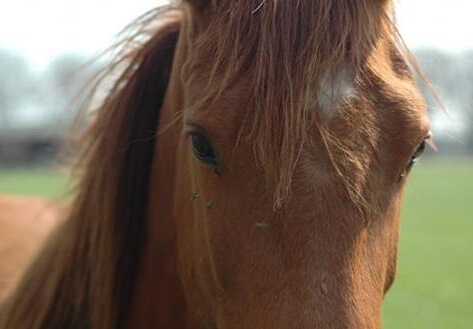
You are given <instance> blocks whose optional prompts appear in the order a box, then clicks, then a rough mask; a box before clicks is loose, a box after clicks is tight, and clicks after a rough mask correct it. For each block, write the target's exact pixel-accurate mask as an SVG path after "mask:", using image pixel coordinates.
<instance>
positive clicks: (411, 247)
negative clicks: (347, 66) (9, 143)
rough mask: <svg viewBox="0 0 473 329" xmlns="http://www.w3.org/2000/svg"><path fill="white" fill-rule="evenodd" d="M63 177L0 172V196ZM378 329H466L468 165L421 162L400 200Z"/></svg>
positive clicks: (44, 186)
mask: <svg viewBox="0 0 473 329" xmlns="http://www.w3.org/2000/svg"><path fill="white" fill-rule="evenodd" d="M65 181H66V179H65V176H64V175H62V174H58V173H55V172H39V171H3V172H2V171H0V193H14V194H37V195H45V196H58V195H59V194H60V193H61V190H62V189H63V186H64V184H65ZM399 261H400V263H399V272H398V276H397V279H396V282H395V284H394V286H393V287H392V289H391V291H390V292H389V293H388V295H387V297H386V302H385V305H384V316H383V323H384V328H385V329H398V328H399V329H419V328H422V329H424V328H428V329H471V328H473V161H471V160H464V161H455V162H427V161H425V162H423V163H421V164H419V166H418V167H416V168H415V170H414V171H413V173H412V176H411V178H410V182H409V184H408V189H407V193H406V196H405V202H404V209H403V216H402V229H401V248H400V255H399Z"/></svg>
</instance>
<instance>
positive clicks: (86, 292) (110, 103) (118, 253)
mask: <svg viewBox="0 0 473 329" xmlns="http://www.w3.org/2000/svg"><path fill="white" fill-rule="evenodd" d="M160 17H161V18H162V19H163V20H162V21H163V22H165V23H161V25H160V26H159V25H156V21H157V20H160V19H159V18H160ZM160 21H161V20H160ZM178 21H179V20H178V16H177V15H176V13H175V12H173V9H172V8H165V9H159V10H154V11H152V12H150V13H148V14H147V15H145V16H143V17H142V18H141V19H140V20H138V21H137V22H136V23H135V24H134V25H132V26H131V27H130V30H131V32H130V33H128V34H127V36H126V38H125V39H124V42H122V43H119V44H118V46H119V47H120V48H121V54H120V55H119V56H118V57H117V60H115V62H114V63H113V64H112V65H111V66H110V68H109V69H107V70H106V71H105V72H104V73H103V74H102V78H101V81H104V82H105V83H106V82H107V81H108V82H109V81H110V75H112V76H113V75H114V74H116V71H117V68H122V71H121V72H122V73H121V74H120V76H119V77H118V79H116V80H115V82H114V85H113V87H112V88H111V91H110V92H108V94H107V97H106V99H105V100H104V101H103V103H102V104H101V105H100V107H99V108H98V109H97V110H96V111H95V112H94V113H93V114H92V115H93V116H94V118H93V122H94V123H93V125H92V126H91V128H90V130H89V131H88V133H87V135H86V136H85V141H84V143H83V145H84V149H83V151H82V153H81V155H80V156H79V158H80V159H81V161H80V164H79V168H80V169H79V170H80V172H79V180H78V181H79V184H78V186H77V196H76V199H75V201H74V206H73V209H72V211H71V213H70V215H69V218H68V220H67V222H66V223H65V224H64V225H63V226H62V227H60V228H59V230H58V231H57V232H56V234H55V236H54V237H53V238H52V239H51V240H50V241H49V243H48V244H47V246H45V249H44V250H43V252H42V255H41V257H40V258H38V259H37V260H36V261H35V263H34V264H33V265H32V266H31V268H30V270H29V272H28V273H27V275H26V276H25V277H24V279H23V281H22V283H21V285H20V287H19V289H17V292H16V294H15V295H14V296H12V298H11V299H10V300H9V302H8V303H7V304H6V305H5V306H4V308H3V309H2V310H1V312H0V328H31V329H32V328H121V327H122V326H124V324H125V322H126V321H125V319H124V318H125V317H126V315H127V314H128V312H127V310H128V309H129V308H130V305H129V304H130V299H131V291H132V288H133V283H134V281H135V280H134V277H135V274H136V273H135V272H136V270H135V269H136V268H137V262H138V260H139V256H140V251H141V248H142V241H143V238H144V235H143V234H144V232H145V225H146V221H145V216H146V211H147V205H148V185H149V175H150V166H151V163H152V158H153V148H154V145H155V143H156V137H157V134H156V126H157V122H158V119H159V109H160V106H161V103H162V101H163V97H164V94H165V91H166V87H167V83H168V79H169V75H170V67H171V64H172V59H173V53H174V48H175V45H176V42H177V38H178V34H179V28H180V26H179V22H178Z"/></svg>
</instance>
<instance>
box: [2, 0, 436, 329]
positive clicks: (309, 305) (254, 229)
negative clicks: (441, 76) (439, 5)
mask: <svg viewBox="0 0 473 329" xmlns="http://www.w3.org/2000/svg"><path fill="white" fill-rule="evenodd" d="M128 31H129V32H128V34H125V36H124V39H123V43H122V42H119V43H118V44H117V46H118V49H119V50H120V51H119V55H117V57H116V58H115V60H114V62H113V63H112V64H111V66H110V68H109V69H108V70H107V71H106V72H105V73H104V75H103V77H104V78H103V81H105V82H106V83H105V84H106V85H107V86H108V87H109V88H108V91H107V95H106V97H104V98H103V99H102V100H101V101H100V102H96V104H97V108H96V110H95V111H90V112H88V115H89V116H90V118H91V119H90V120H91V121H90V128H89V130H88V132H87V134H86V135H85V136H84V140H83V150H82V153H81V156H80V157H79V159H80V160H79V166H78V168H80V170H79V171H78V174H77V176H78V178H77V182H78V183H77V186H76V192H75V197H74V199H73V201H72V203H71V206H70V210H69V211H68V216H67V219H66V220H65V221H64V222H63V223H62V224H61V225H60V226H59V227H58V228H57V229H56V231H55V234H54V235H53V236H52V237H51V238H50V239H49V240H48V241H47V242H46V243H45V245H44V247H43V249H42V250H41V251H40V252H39V254H38V256H37V257H36V259H35V260H34V261H33V262H32V264H31V265H30V267H29V269H28V270H27V272H26V273H25V275H24V276H23V278H22V280H21V283H20V284H19V285H18V287H17V289H16V290H15V292H14V293H13V294H12V295H11V296H10V298H9V299H8V300H7V302H6V303H5V304H4V305H3V307H2V310H1V311H0V328H2V329H6V328H33V329H36V328H91V329H92V328H93V329H98V328H219V329H232V328H260V329H266V328H281V329H284V328H314V327H315V328H364V329H367V328H368V329H369V328H379V327H380V326H381V309H382V302H383V298H384V295H385V293H386V292H387V291H388V289H389V288H390V286H391V285H392V283H393V280H394V277H395V272H396V263H397V245H398V232H399V217H400V208H401V200H402V195H403V190H404V186H405V182H406V180H407V175H408V173H409V172H410V170H411V169H412V167H413V165H414V163H415V162H416V160H417V159H418V158H419V156H420V155H421V154H422V152H423V150H424V148H425V146H426V144H428V143H429V141H430V133H429V121H428V118H427V114H426V106H425V103H424V100H423V98H422V96H421V94H420V92H419V90H418V88H417V85H416V82H415V75H416V66H415V61H414V60H413V59H412V57H411V55H410V54H409V52H408V50H407V49H406V47H405V46H404V44H403V42H402V38H401V37H400V36H399V33H398V31H397V29H396V27H395V16H394V5H393V1H392V0H353V1H331V0H320V1H312V0H298V1H265V0H262V1H261V0H239V1H233V0H211V1H210V0H186V1H181V2H174V3H173V4H171V5H169V6H166V7H163V8H161V9H158V10H154V11H151V12H150V13H148V14H147V15H145V16H143V17H142V18H141V19H139V20H138V21H137V22H136V23H135V24H132V25H131V26H130V28H129V30H128ZM117 72H119V73H117ZM111 81H113V83H111ZM98 90H99V91H100V88H98Z"/></svg>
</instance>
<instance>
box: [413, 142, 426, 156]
mask: <svg viewBox="0 0 473 329" xmlns="http://www.w3.org/2000/svg"><path fill="white" fill-rule="evenodd" d="M425 144H426V141H425V139H424V140H423V141H422V143H421V144H420V146H419V148H418V149H417V151H416V153H415V154H414V156H413V159H416V158H418V157H420V156H421V155H422V153H424V151H425Z"/></svg>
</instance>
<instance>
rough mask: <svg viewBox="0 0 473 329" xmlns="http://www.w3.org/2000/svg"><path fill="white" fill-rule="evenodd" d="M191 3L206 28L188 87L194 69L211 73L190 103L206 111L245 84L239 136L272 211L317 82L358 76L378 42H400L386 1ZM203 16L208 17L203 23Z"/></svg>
mask: <svg viewBox="0 0 473 329" xmlns="http://www.w3.org/2000/svg"><path fill="white" fill-rule="evenodd" d="M193 2H195V1H193ZM203 3H204V4H203ZM197 4H198V5H197V6H196V9H195V10H196V11H197V12H200V17H199V16H198V18H197V20H203V21H205V30H204V31H202V28H201V27H198V28H200V30H199V33H197V35H196V37H195V38H194V39H193V43H194V44H193V47H192V49H193V50H194V52H195V53H194V54H191V55H190V57H191V58H193V61H194V62H195V63H196V64H195V67H192V68H189V70H188V71H189V79H188V84H189V85H195V84H196V83H197V84H198V83H200V84H201V85H202V82H201V80H202V79H201V76H202V74H201V72H199V66H200V67H205V69H206V70H210V71H211V72H212V75H211V78H210V79H209V82H208V84H207V85H206V86H205V85H204V86H205V87H206V88H204V90H203V91H202V92H201V93H200V95H201V97H200V99H199V100H198V101H199V103H198V104H193V105H192V106H199V105H201V106H203V107H205V106H208V104H211V103H212V100H213V99H216V96H218V95H219V94H221V93H222V92H223V91H224V90H225V89H228V88H230V87H231V86H232V85H233V84H234V83H235V81H240V80H241V79H245V80H246V84H247V85H248V86H251V88H252V90H251V93H250V94H251V95H254V99H252V100H251V102H252V103H251V104H248V105H247V106H245V109H247V120H246V121H247V122H251V123H252V129H251V131H250V132H249V133H248V132H246V133H243V134H242V136H243V135H245V137H246V136H247V138H248V140H249V141H252V142H254V143H255V148H254V150H255V154H256V156H257V158H259V159H260V162H261V164H262V166H263V168H264V169H265V172H266V173H268V175H269V178H270V179H272V180H273V182H274V183H275V185H276V186H277V188H276V192H275V205H276V207H278V206H279V205H281V203H282V201H283V200H284V198H285V197H287V196H288V194H289V193H290V187H291V180H292V177H293V171H294V168H295V165H296V163H297V160H298V158H299V156H300V153H301V150H302V146H303V145H304V143H306V142H308V141H309V138H310V136H311V135H310V134H311V133H310V131H311V128H313V126H314V124H315V123H316V122H318V121H320V120H318V118H317V116H318V114H317V111H314V103H315V102H317V95H316V93H317V89H319V86H320V84H321V83H322V80H323V79H324V78H325V79H326V78H330V77H331V76H333V73H337V70H338V69H340V67H349V68H350V69H352V70H353V72H354V73H355V75H356V74H357V73H359V70H360V69H361V67H362V66H363V65H366V58H367V56H368V55H369V54H370V53H371V52H372V50H373V49H374V48H375V47H376V45H377V44H378V43H379V41H380V40H389V41H390V42H392V43H393V44H398V43H399V42H398V41H399V39H398V38H397V36H398V34H397V32H396V29H395V27H394V24H393V22H392V18H393V16H392V13H391V11H392V8H391V5H390V1H385V0H376V1H375V0H354V1H346V0H337V1H333V0H322V1H320V0H318V1H308V0H307V1H264V0H263V1H261V0H240V1H234V0H215V1H211V0H208V1H197ZM208 12H211V14H210V15H208V16H209V17H211V19H209V20H206V17H207V13H208ZM399 44H400V43H399ZM400 48H403V47H400ZM199 56H200V58H198V57H199ZM208 58H212V65H211V67H210V68H209V66H208V65H205V64H204V65H202V63H205V62H206V61H207V63H208ZM216 81H218V83H215V82H216ZM313 100H315V101H313ZM245 109H242V110H245ZM319 119H320V118H319Z"/></svg>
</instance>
